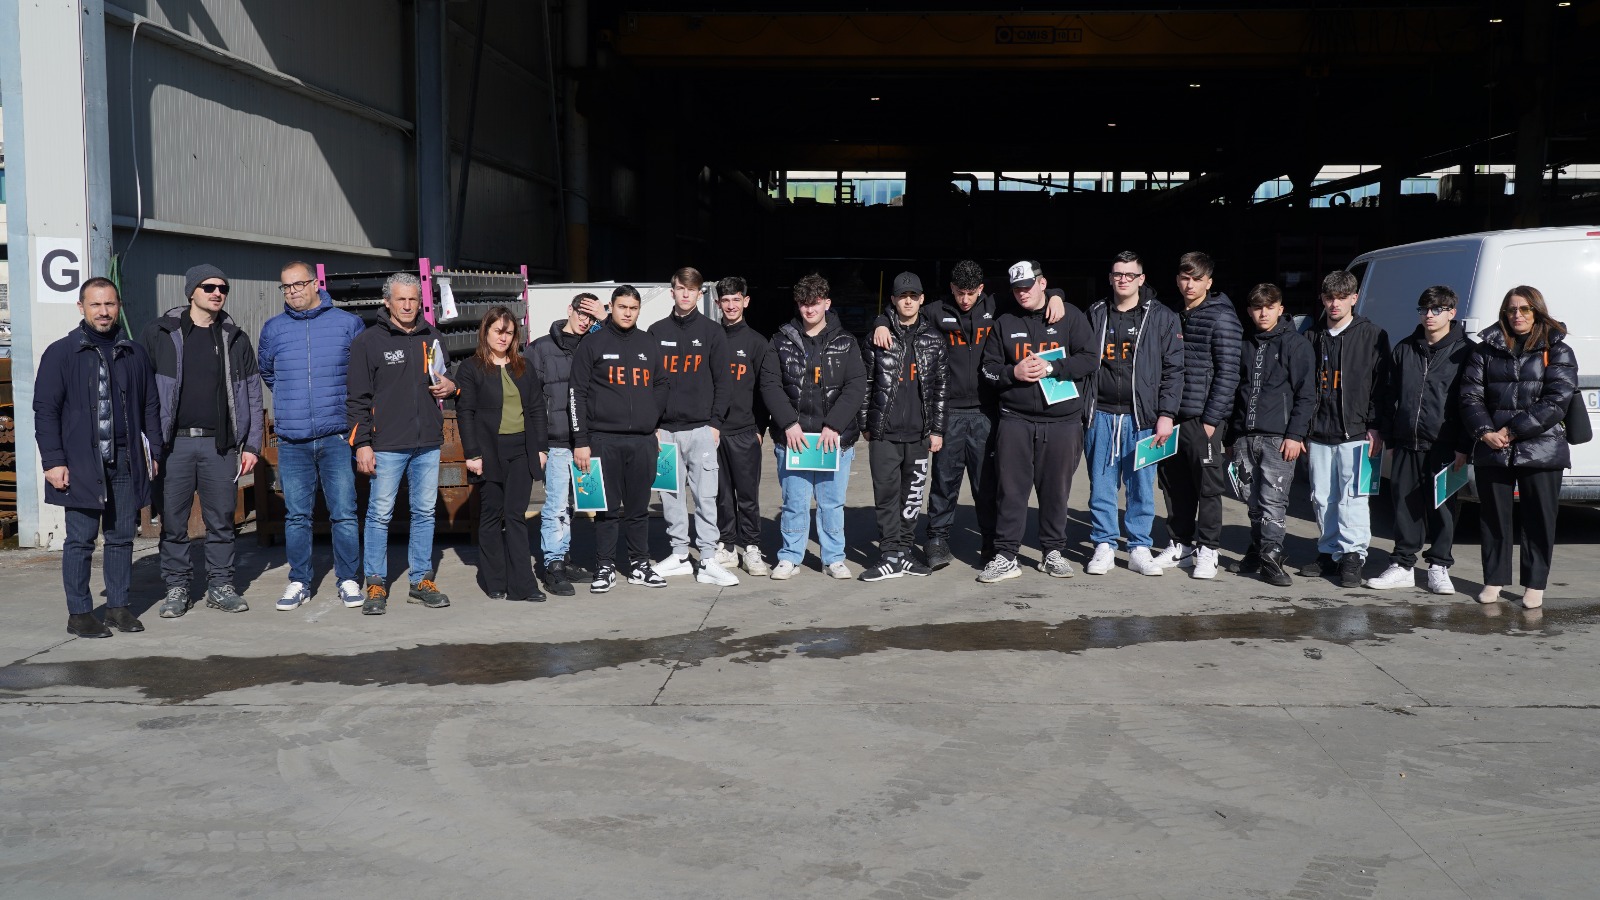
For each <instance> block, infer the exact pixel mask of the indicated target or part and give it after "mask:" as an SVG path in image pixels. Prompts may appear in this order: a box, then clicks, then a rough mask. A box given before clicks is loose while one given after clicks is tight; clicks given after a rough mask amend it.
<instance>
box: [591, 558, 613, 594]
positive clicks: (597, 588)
mask: <svg viewBox="0 0 1600 900" xmlns="http://www.w3.org/2000/svg"><path fill="white" fill-rule="evenodd" d="M616 583H617V567H616V566H613V565H612V564H610V563H601V564H600V568H599V570H598V571H596V572H595V573H594V579H593V580H592V581H590V582H589V593H591V594H604V593H605V592H606V591H609V590H611V587H612V585H615V584H616Z"/></svg>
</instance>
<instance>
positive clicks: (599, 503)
mask: <svg viewBox="0 0 1600 900" xmlns="http://www.w3.org/2000/svg"><path fill="white" fill-rule="evenodd" d="M572 508H573V509H575V510H577V511H578V512H605V511H606V510H607V509H608V508H609V507H607V506H606V478H605V473H604V472H603V470H602V469H601V466H600V458H599V457H594V458H592V459H590V460H589V474H587V475H585V474H583V472H582V471H580V470H579V469H578V464H577V463H572Z"/></svg>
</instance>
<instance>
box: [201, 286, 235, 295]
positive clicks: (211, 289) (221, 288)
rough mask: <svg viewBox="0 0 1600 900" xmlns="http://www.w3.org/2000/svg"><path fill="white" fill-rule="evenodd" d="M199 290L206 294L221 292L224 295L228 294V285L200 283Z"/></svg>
mask: <svg viewBox="0 0 1600 900" xmlns="http://www.w3.org/2000/svg"><path fill="white" fill-rule="evenodd" d="M200 290H201V291H202V292H204V293H207V294H221V295H222V296H224V297H226V296H228V286H227V285H226V284H202V285H200Z"/></svg>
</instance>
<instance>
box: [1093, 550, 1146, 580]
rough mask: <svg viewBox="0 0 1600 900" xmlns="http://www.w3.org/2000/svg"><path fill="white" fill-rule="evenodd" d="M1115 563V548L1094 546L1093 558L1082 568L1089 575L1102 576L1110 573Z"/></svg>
mask: <svg viewBox="0 0 1600 900" xmlns="http://www.w3.org/2000/svg"><path fill="white" fill-rule="evenodd" d="M1147 555H1148V554H1147ZM1116 562H1117V551H1116V548H1114V547H1112V546H1111V545H1110V544H1095V545H1094V556H1093V557H1091V558H1090V559H1089V564H1088V565H1086V566H1084V567H1083V571H1084V572H1086V573H1088V574H1090V575H1104V574H1106V573H1107V572H1109V571H1111V567H1112V566H1114V565H1116Z"/></svg>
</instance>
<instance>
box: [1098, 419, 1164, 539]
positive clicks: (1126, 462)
mask: <svg viewBox="0 0 1600 900" xmlns="http://www.w3.org/2000/svg"><path fill="white" fill-rule="evenodd" d="M1155 433H1156V430H1155V429H1154V428H1146V429H1143V430H1138V429H1135V428H1134V427H1133V416H1130V415H1112V414H1111V413H1104V412H1099V411H1096V412H1095V414H1094V421H1092V422H1090V423H1089V433H1088V434H1086V435H1084V443H1083V454H1084V457H1085V458H1086V459H1087V461H1088V463H1089V540H1090V541H1091V542H1093V543H1096V544H1110V545H1112V546H1113V547H1115V546H1116V545H1117V538H1118V536H1119V535H1120V534H1121V532H1122V529H1120V528H1118V527H1117V508H1118V504H1117V490H1118V488H1120V487H1121V486H1122V485H1127V491H1128V512H1127V514H1126V515H1125V516H1124V518H1123V522H1124V524H1126V525H1127V527H1128V549H1130V550H1132V549H1133V548H1134V547H1148V546H1150V544H1151V541H1150V526H1151V525H1153V524H1155V520H1156V469H1157V467H1156V466H1154V465H1150V466H1145V467H1144V468H1142V469H1140V470H1138V471H1137V472H1135V471H1134V470H1133V445H1134V444H1136V443H1138V442H1139V441H1141V440H1144V439H1145V438H1147V437H1149V436H1150V435H1152V434H1155ZM1168 440H1176V438H1168Z"/></svg>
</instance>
